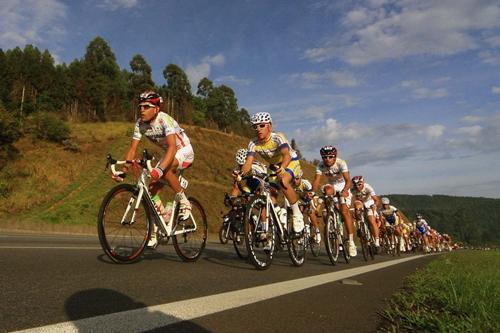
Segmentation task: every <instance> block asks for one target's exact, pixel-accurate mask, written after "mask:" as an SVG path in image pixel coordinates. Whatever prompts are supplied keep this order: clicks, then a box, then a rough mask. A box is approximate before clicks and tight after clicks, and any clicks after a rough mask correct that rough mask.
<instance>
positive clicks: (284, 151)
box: [280, 145, 292, 169]
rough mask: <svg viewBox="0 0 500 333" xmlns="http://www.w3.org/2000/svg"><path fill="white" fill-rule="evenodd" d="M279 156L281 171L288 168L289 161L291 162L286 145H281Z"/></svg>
mask: <svg viewBox="0 0 500 333" xmlns="http://www.w3.org/2000/svg"><path fill="white" fill-rule="evenodd" d="M280 152H281V155H282V156H283V159H282V160H281V167H282V168H283V169H285V168H287V167H288V164H290V161H291V160H292V156H291V155H290V148H289V147H288V145H283V146H282V147H281V149H280Z"/></svg>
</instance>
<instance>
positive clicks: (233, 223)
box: [219, 193, 248, 259]
mask: <svg viewBox="0 0 500 333" xmlns="http://www.w3.org/2000/svg"><path fill="white" fill-rule="evenodd" d="M246 201H248V195H247V194H242V195H240V196H237V197H233V198H231V197H229V195H228V194H227V193H226V194H225V197H224V204H225V205H226V206H228V207H231V209H230V210H229V212H228V213H227V214H226V215H224V217H223V224H222V226H221V228H220V230H219V238H221V233H222V234H223V236H222V237H224V238H225V239H226V242H225V243H223V244H226V243H227V242H228V240H229V239H230V240H232V241H233V246H234V250H235V251H236V254H237V255H238V257H240V258H241V259H247V258H248V253H247V249H246V244H245V229H244V223H243V218H244V216H245V205H244V203H245V202H246ZM221 243H222V240H221Z"/></svg>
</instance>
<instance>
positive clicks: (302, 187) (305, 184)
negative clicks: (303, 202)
mask: <svg viewBox="0 0 500 333" xmlns="http://www.w3.org/2000/svg"><path fill="white" fill-rule="evenodd" d="M293 189H294V190H295V192H298V193H304V192H310V191H312V185H311V182H310V181H308V180H307V179H304V178H302V179H300V183H299V185H295V184H294V185H293Z"/></svg>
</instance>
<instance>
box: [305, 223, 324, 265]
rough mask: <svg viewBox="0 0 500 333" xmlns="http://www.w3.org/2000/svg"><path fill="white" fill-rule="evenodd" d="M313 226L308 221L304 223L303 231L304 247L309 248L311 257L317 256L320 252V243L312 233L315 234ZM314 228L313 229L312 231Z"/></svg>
mask: <svg viewBox="0 0 500 333" xmlns="http://www.w3.org/2000/svg"><path fill="white" fill-rule="evenodd" d="M315 229H316V228H315V227H314V226H313V224H312V223H311V222H310V221H309V222H308V223H306V224H305V233H306V239H307V242H306V247H308V248H309V249H311V254H312V255H313V257H319V255H320V253H321V244H320V243H318V242H317V241H316V238H315V237H314V235H315V234H316V231H315ZM312 230H314V231H312Z"/></svg>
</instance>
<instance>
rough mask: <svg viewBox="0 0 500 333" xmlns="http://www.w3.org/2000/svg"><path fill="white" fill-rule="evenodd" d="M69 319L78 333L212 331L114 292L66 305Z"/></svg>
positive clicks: (97, 292)
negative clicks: (151, 309)
mask: <svg viewBox="0 0 500 333" xmlns="http://www.w3.org/2000/svg"><path fill="white" fill-rule="evenodd" d="M65 309H66V313H67V315H68V318H69V319H70V320H71V321H72V324H73V326H74V328H75V329H76V331H78V332H120V333H124V332H200V333H202V332H203V333H206V332H210V331H209V330H207V329H205V328H203V327H201V326H199V325H197V324H195V323H193V322H190V321H181V320H180V319H179V318H176V317H175V316H171V315H168V314H165V313H163V312H160V311H150V310H148V309H147V308H146V304H144V303H141V302H136V301H134V300H133V299H132V298H130V297H129V296H127V295H124V294H122V293H120V292H118V291H115V290H112V289H100V288H98V289H89V290H84V291H80V292H77V293H75V294H73V295H71V296H70V297H69V298H68V299H67V300H66V302H65Z"/></svg>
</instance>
